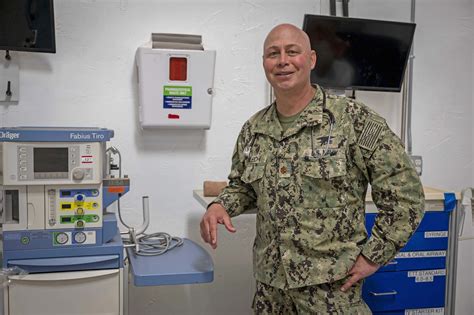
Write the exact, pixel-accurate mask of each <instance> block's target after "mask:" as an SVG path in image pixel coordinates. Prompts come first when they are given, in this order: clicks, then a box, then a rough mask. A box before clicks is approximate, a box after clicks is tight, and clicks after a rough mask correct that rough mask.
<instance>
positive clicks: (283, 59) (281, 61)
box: [278, 51, 288, 66]
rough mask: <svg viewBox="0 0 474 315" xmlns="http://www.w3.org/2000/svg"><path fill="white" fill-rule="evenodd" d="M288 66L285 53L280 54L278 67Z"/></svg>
mask: <svg viewBox="0 0 474 315" xmlns="http://www.w3.org/2000/svg"><path fill="white" fill-rule="evenodd" d="M287 64H288V55H287V54H286V52H284V51H283V52H281V53H280V57H279V59H278V65H279V66H285V65H287Z"/></svg>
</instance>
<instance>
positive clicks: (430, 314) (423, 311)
mask: <svg viewBox="0 0 474 315" xmlns="http://www.w3.org/2000/svg"><path fill="white" fill-rule="evenodd" d="M436 314H444V307H434V308H417V309H411V310H405V315H436Z"/></svg>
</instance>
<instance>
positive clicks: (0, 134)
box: [0, 131, 20, 140]
mask: <svg viewBox="0 0 474 315" xmlns="http://www.w3.org/2000/svg"><path fill="white" fill-rule="evenodd" d="M18 138H20V134H19V133H18V132H9V131H0V139H10V140H13V139H18Z"/></svg>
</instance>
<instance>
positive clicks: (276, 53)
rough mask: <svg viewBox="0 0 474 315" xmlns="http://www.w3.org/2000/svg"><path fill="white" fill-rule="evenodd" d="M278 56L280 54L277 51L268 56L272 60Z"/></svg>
mask: <svg viewBox="0 0 474 315" xmlns="http://www.w3.org/2000/svg"><path fill="white" fill-rule="evenodd" d="M276 56H278V52H276V51H271V52H269V53H268V54H267V57H270V58H272V57H276Z"/></svg>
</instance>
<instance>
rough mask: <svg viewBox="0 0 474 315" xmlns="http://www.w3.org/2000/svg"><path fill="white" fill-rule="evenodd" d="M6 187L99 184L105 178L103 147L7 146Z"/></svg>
mask: <svg viewBox="0 0 474 315" xmlns="http://www.w3.org/2000/svg"><path fill="white" fill-rule="evenodd" d="M2 145H3V147H4V148H3V171H4V178H3V181H4V184H8V185H41V184H83V183H84V184H87V183H99V182H100V179H101V175H102V172H101V171H102V155H101V154H100V152H101V151H100V150H101V144H100V143H63V142H54V143H37V142H5V143H2Z"/></svg>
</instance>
